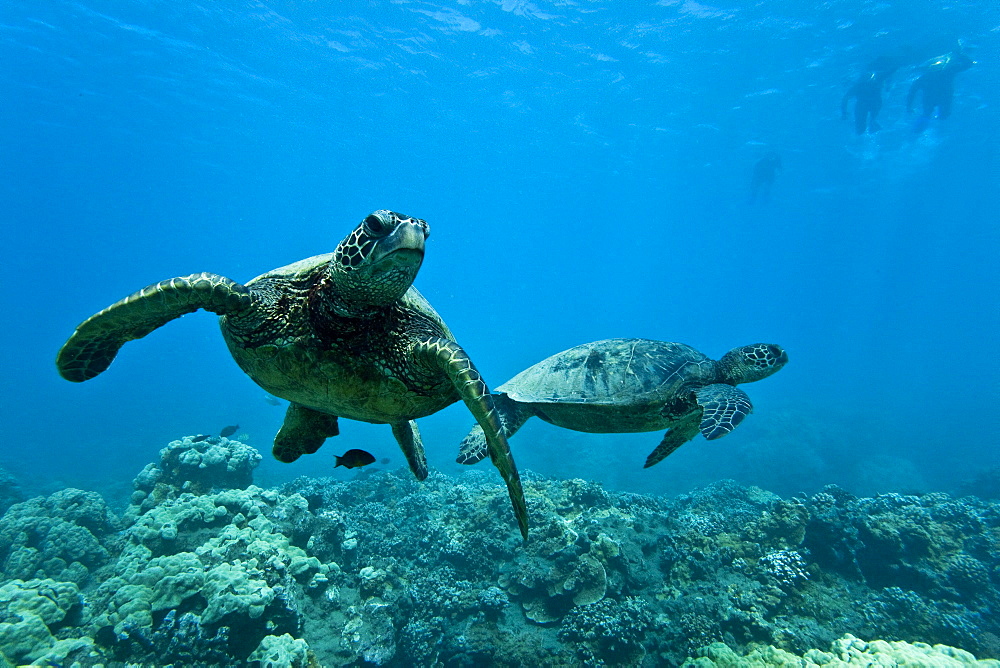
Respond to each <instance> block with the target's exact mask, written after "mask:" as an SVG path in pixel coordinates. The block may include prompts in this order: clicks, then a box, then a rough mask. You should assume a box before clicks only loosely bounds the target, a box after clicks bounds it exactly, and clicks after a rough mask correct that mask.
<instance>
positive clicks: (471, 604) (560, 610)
mask: <svg viewBox="0 0 1000 668" xmlns="http://www.w3.org/2000/svg"><path fill="white" fill-rule="evenodd" d="M259 461H260V455H259V454H258V453H257V452H256V450H254V449H253V448H251V447H249V446H247V445H245V444H243V443H240V442H238V441H233V440H228V439H225V438H212V439H208V440H201V441H196V440H194V439H191V438H185V439H182V440H179V441H174V442H172V443H170V444H169V445H168V446H167V447H166V448H164V449H163V450H162V451H161V458H160V461H159V463H157V464H150V465H149V466H147V467H146V468H145V469H144V470H143V471H142V472H141V473H140V474H139V475H138V476H137V477H136V479H135V482H134V486H135V491H134V492H133V493H132V496H131V498H130V500H129V501H130V504H129V506H128V508H127V510H126V511H125V512H124V514H122V515H118V514H116V513H114V512H112V511H111V510H110V508H109V507H108V505H107V503H106V502H105V500H104V498H103V497H101V495H99V494H97V493H96V492H86V491H81V490H77V489H64V490H61V491H58V492H56V493H54V494H51V495H48V496H42V497H37V498H34V499H30V500H27V501H21V502H17V503H13V504H12V505H10V506H9V507H8V508H7V509H6V512H5V514H4V515H3V517H2V518H0V568H2V570H0V653H2V657H0V666H2V665H3V664H4V663H5V662H6V663H8V664H11V665H17V664H32V665H60V666H69V665H79V666H97V665H106V666H124V665H157V666H165V665H176V666H192V665H198V666H213V665H218V666H239V665H251V666H258V665H259V666H268V667H278V666H299V667H304V666H344V665H352V666H367V665H375V666H437V665H440V666H523V665H537V666H576V665H592V666H597V665H616V666H682V665H684V666H690V667H704V668H708V667H710V666H813V665H817V666H846V665H859V666H861V665H878V666H894V665H900V666H902V665H905V666H960V665H972V664H975V663H977V661H976V659H975V657H976V656H978V657H979V658H980V659H989V658H994V659H995V658H998V657H1000V589H998V586H1000V503H996V502H988V501H984V500H980V499H978V498H976V497H971V496H970V497H963V498H953V497H950V496H948V495H945V494H925V495H921V496H904V495H899V494H884V495H880V496H877V497H873V498H856V497H854V496H852V495H850V494H848V493H847V492H845V491H844V490H842V489H839V488H837V487H833V486H830V487H827V488H825V489H824V490H823V491H821V492H820V493H817V494H815V495H813V496H810V497H801V498H790V499H784V498H779V497H778V496H776V495H774V494H770V493H768V492H766V491H763V490H761V489H758V488H755V487H743V486H740V485H737V484H736V483H733V482H731V481H722V482H718V483H716V484H713V485H711V486H709V487H707V488H704V489H702V490H699V491H697V492H695V493H691V494H686V495H682V496H679V497H675V498H662V497H651V496H642V495H635V494H623V493H611V492H608V491H606V490H604V489H603V488H601V487H600V486H599V485H597V484H594V483H589V482H585V481H583V480H547V479H540V478H537V477H532V476H531V475H530V474H529V475H527V476H525V490H526V493H527V497H528V508H529V512H530V517H531V521H532V530H531V534H530V537H529V541H528V543H527V545H522V544H521V540H520V536H519V535H518V533H517V530H516V528H515V526H514V523H513V520H512V518H511V514H510V510H509V503H508V499H507V494H506V491H505V488H504V487H503V485H502V484H501V483H500V481H499V479H498V477H497V476H496V475H495V474H494V473H493V471H492V470H487V469H486V468H485V467H483V468H482V469H481V470H473V471H471V472H469V473H467V474H464V475H462V476H460V477H457V478H455V477H448V476H444V475H440V474H432V475H431V476H430V477H429V478H428V479H427V480H426V481H424V482H417V481H415V480H414V479H413V478H412V476H411V475H410V473H409V472H408V471H404V470H400V471H396V472H385V471H382V472H375V473H372V474H367V475H360V476H359V478H358V479H356V480H354V481H351V482H346V483H345V482H338V481H334V480H332V479H316V478H308V479H306V478H302V479H299V480H296V481H295V482H293V483H291V484H288V485H286V486H284V487H283V488H281V489H261V488H260V487H257V486H254V485H253V484H252V480H253V469H254V467H255V466H256V465H257V463H258V462H259ZM12 500H13V499H12ZM847 634H853V635H847ZM858 638H868V639H876V638H878V639H881V640H879V641H877V642H864V641H861V640H858ZM978 665H992V666H1000V662H996V661H979V662H978Z"/></svg>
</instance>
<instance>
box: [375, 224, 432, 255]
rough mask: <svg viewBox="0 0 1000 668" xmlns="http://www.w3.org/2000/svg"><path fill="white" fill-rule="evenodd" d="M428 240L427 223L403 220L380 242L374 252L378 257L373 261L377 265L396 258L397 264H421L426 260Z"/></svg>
mask: <svg viewBox="0 0 1000 668" xmlns="http://www.w3.org/2000/svg"><path fill="white" fill-rule="evenodd" d="M426 239H427V223H425V222H424V221H422V220H420V219H419V218H406V219H404V220H401V221H399V224H398V225H396V229H394V230H393V231H392V233H390V234H389V235H388V236H387V237H384V238H383V239H381V240H380V241H379V242H378V246H377V247H376V249H375V251H374V252H375V254H376V255H377V257H373V258H372V261H373V263H377V262H381V261H382V260H385V259H387V258H389V257H390V256H394V259H395V261H397V262H403V263H405V264H410V263H416V264H419V263H420V262H421V261H423V258H424V244H425V241H426Z"/></svg>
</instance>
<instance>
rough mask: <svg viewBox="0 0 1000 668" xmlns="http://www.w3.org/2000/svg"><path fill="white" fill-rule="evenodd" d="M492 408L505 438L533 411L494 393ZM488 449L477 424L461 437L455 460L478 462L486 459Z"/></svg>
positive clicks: (467, 462)
mask: <svg viewBox="0 0 1000 668" xmlns="http://www.w3.org/2000/svg"><path fill="white" fill-rule="evenodd" d="M492 396H493V408H494V409H495V410H496V412H497V417H498V418H500V428H501V429H502V430H503V435H504V437H505V438H510V437H511V436H513V435H514V434H515V433H516V432H517V430H518V429H520V428H521V427H523V426H524V423H525V422H527V421H528V418H530V417H531V416H532V415H534V413H532V412H531V411H530V410H527V409H526V407H525V406H523V405H522V404H520V403H518V402H516V401H514V400H513V399H511V398H510V397H508V396H507V395H506V394H503V393H500V394H494V395H492ZM488 454H489V450H488V448H487V445H486V434H485V433H483V428H482V427H480V426H479V425H478V424H477V425H475V426H473V427H472V429H470V430H469V433H468V434H466V435H465V438H463V439H462V443H461V444H460V445H459V448H458V458H457V459H456V460H455V461H456V462H458V463H459V464H478V463H479V462H481V461H483V460H484V459H486V455H488Z"/></svg>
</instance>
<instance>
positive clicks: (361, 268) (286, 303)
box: [56, 210, 528, 539]
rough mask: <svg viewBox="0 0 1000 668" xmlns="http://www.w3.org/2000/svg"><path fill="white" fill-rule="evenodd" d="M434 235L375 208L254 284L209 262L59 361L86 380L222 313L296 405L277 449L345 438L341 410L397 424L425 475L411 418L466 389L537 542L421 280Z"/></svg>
mask: <svg viewBox="0 0 1000 668" xmlns="http://www.w3.org/2000/svg"><path fill="white" fill-rule="evenodd" d="M428 234H429V228H428V226H427V223H426V222H424V221H423V220H420V219H418V218H409V217H407V216H403V215H401V214H398V213H394V212H392V211H385V210H382V211H376V212H374V213H372V214H371V215H369V216H367V217H366V218H365V219H364V220H363V221H362V222H361V224H360V225H358V227H357V228H355V229H354V231H353V232H351V233H350V234H349V235H348V236H347V238H345V239H344V240H343V241H341V242H340V245H338V246H337V249H336V250H335V251H334V252H333V253H328V254H326V255H317V256H315V257H311V258H307V259H305V260H301V261H299V262H295V263H294V264H290V265H288V266H285V267H281V268H279V269H275V270H273V271H270V272H268V273H266V274H263V275H262V276H258V277H257V278H255V279H253V280H252V281H250V282H249V283H247V284H246V285H240V284H239V283H236V282H234V281H231V280H230V279H228V278H225V277H223V276H218V275H216V274H206V273H202V274H193V275H191V276H183V277H180V278H171V279H168V280H166V281H161V282H160V283H157V284H155V285H150V286H148V287H146V288H143V289H142V290H140V291H139V292H136V293H135V294H133V295H130V296H128V297H126V298H125V299H123V300H121V301H119V302H117V303H115V304H113V305H111V306H109V307H108V308H106V309H104V310H103V311H101V312H100V313H98V314H96V315H94V316H92V317H90V318H89V319H87V320H86V321H84V322H83V323H82V324H81V325H80V326H79V327H78V328H77V330H76V332H75V333H74V334H73V336H71V337H70V339H69V340H68V341H67V342H66V344H65V345H64V346H63V347H62V349H61V350H60V351H59V355H58V357H57V359H56V365H57V366H58V368H59V373H60V374H62V376H63V377H64V378H66V379H67V380H71V381H75V382H82V381H85V380H88V379H90V378H93V377H94V376H96V375H98V374H99V373H101V372H102V371H104V370H105V369H107V368H108V366H109V365H110V364H111V362H112V360H114V358H115V355H116V354H117V353H118V349H119V348H121V347H122V346H123V345H124V344H125V343H126V342H128V341H131V340H133V339H138V338H141V337H143V336H146V335H147V334H149V333H150V332H152V331H153V330H154V329H156V328H157V327H160V326H161V325H164V324H166V323H167V322H169V321H171V320H173V319H174V318H177V317H180V316H181V315H184V314H185V313H191V312H193V311H197V310H198V309H205V310H206V311H212V312H213V313H217V314H219V315H220V316H222V317H221V318H219V323H220V325H221V327H222V335H223V337H224V338H225V340H226V344H227V345H228V346H229V351H230V352H231V353H232V355H233V358H234V359H235V360H236V363H237V364H239V366H240V368H241V369H243V371H244V372H246V374H247V375H248V376H250V378H251V379H253V381H254V382H256V383H257V384H258V385H260V386H261V387H262V388H264V389H265V390H266V391H267V392H269V393H270V394H273V395H274V396H276V397H281V398H283V399H287V400H288V401H290V402H291V404H290V405H289V407H288V412H287V413H286V414H285V421H284V424H283V425H282V427H281V429H280V430H279V431H278V435H277V436H276V437H275V439H274V450H273V452H274V456H275V457H276V458H277V459H279V460H281V461H283V462H292V461H295V460H296V459H298V457H299V456H301V455H303V454H308V453H313V452H316V450H317V449H319V447H320V446H321V445H322V444H323V442H324V441H325V440H326V439H327V437H330V436H336V435H337V433H338V431H339V429H338V423H337V418H338V417H343V418H348V419H351V420H362V421H364V422H373V423H385V424H389V425H391V426H392V433H393V435H394V436H395V437H396V440H397V442H398V443H399V446H400V448H402V450H403V454H404V455H406V459H407V461H408V462H409V464H410V469H411V470H412V471H413V473H414V474H415V475H416V476H417V478H418V479H420V480H423V479H424V478H426V477H427V463H426V459H425V457H424V448H423V444H422V443H421V440H420V433H419V432H418V431H417V425H416V423H415V422H414V421H413V420H415V419H416V418H420V417H423V416H425V415H430V414H431V413H434V412H436V411H439V410H441V409H442V408H444V407H445V406H448V405H449V404H451V403H453V402H455V401H457V400H459V399H461V400H462V401H464V402H465V404H466V406H467V407H468V408H469V410H470V411H471V412H472V414H473V416H474V417H475V418H476V422H477V423H478V424H479V425H480V426H481V428H482V429H483V430H485V433H486V434H488V435H489V436H488V437H487V438H486V441H487V445H486V446H485V447H486V450H487V451H488V454H489V456H490V458H491V459H492V460H493V463H494V465H495V466H496V467H497V469H498V470H499V471H500V475H501V476H502V477H503V479H504V482H505V483H506V484H507V491H508V493H509V494H510V498H511V502H512V503H513V506H514V514H515V516H516V517H517V522H518V527H519V528H520V530H521V535H522V536H523V537H524V538H525V539H527V531H528V529H527V509H526V506H525V501H524V492H523V490H522V488H521V480H520V477H519V476H518V473H517V467H516V466H515V464H514V459H513V456H512V455H511V452H510V447H509V446H508V445H507V439H506V437H505V436H504V435H503V433H502V431H501V429H500V423H499V419H498V417H497V414H496V411H495V409H494V406H493V397H492V396H491V394H490V391H489V389H488V388H487V387H486V384H485V383H484V382H483V379H482V378H481V377H480V375H479V372H478V371H477V370H476V367H475V366H474V365H473V364H472V360H470V359H469V356H468V355H467V354H466V353H465V351H464V350H463V349H462V347H461V346H459V345H458V344H457V343H456V342H455V340H454V337H453V336H452V334H451V332H450V331H449V330H448V327H447V326H446V325H445V324H444V322H443V321H442V320H441V317H440V316H439V315H438V314H437V312H436V311H435V310H434V309H433V308H432V307H431V305H430V304H428V303H427V301H426V300H425V299H424V298H423V297H422V296H421V295H420V293H419V292H417V291H416V289H414V288H413V287H411V283H412V282H413V279H414V277H415V276H416V274H417V271H418V270H419V268H420V265H421V263H422V262H423V257H424V242H425V240H426V238H427V236H428Z"/></svg>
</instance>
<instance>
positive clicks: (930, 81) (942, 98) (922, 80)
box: [906, 47, 975, 132]
mask: <svg viewBox="0 0 1000 668" xmlns="http://www.w3.org/2000/svg"><path fill="white" fill-rule="evenodd" d="M973 65H975V61H974V60H972V59H971V58H969V57H968V56H967V55H965V54H964V53H962V49H961V47H959V49H957V50H956V51H952V52H951V53H947V54H945V55H943V56H938V57H937V58H932V59H930V60H928V61H927V62H926V63H924V64H923V65H921V66H920V68H921V69H922V70H923V72H922V73H921V75H920V76H919V77H917V79H916V81H914V82H913V84H912V85H911V86H910V91H909V92H908V93H907V94H906V112H907V113H913V102H914V101H915V99H916V97H917V93H922V94H923V113H922V114H921V116H920V118H919V119H918V120H917V125H916V127H915V130H916V131H917V132H922V131H923V130H924V128H926V127H927V124H928V123H929V122H930V120H931V119H932V118H934V117H935V116H934V110H935V109H937V118H939V119H945V118H948V117H949V116H951V102H952V97H953V96H954V94H955V75H957V74H958V73H959V72H964V71H965V70H967V69H969V68H970V67H972V66H973Z"/></svg>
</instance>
